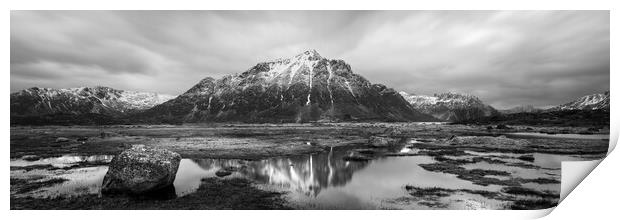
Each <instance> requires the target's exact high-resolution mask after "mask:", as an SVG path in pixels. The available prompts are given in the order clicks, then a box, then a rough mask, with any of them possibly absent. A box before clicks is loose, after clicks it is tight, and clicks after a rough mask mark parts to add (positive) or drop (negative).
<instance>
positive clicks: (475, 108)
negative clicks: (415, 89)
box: [400, 92, 498, 121]
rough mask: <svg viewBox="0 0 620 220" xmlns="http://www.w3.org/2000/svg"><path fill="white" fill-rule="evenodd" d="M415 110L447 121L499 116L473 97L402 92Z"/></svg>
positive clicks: (495, 111) (491, 108)
mask: <svg viewBox="0 0 620 220" xmlns="http://www.w3.org/2000/svg"><path fill="white" fill-rule="evenodd" d="M400 95H401V96H403V98H405V100H407V102H409V103H410V104H411V105H412V106H413V107H414V108H415V109H417V110H419V111H421V112H422V113H426V114H429V115H432V116H433V117H435V118H438V119H441V120H445V121H462V120H470V119H475V118H481V117H486V116H491V115H495V114H498V112H497V110H495V109H494V108H493V107H491V106H489V105H486V104H484V103H483V102H482V101H481V100H480V99H478V98H477V97H475V96H471V95H462V94H456V93H442V94H435V95H434V96H425V95H411V94H408V93H406V92H400Z"/></svg>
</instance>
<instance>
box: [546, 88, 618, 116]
mask: <svg viewBox="0 0 620 220" xmlns="http://www.w3.org/2000/svg"><path fill="white" fill-rule="evenodd" d="M609 98H610V97H609V91H606V92H604V93H599V94H592V95H586V96H583V97H581V98H579V99H577V100H575V101H572V102H569V103H565V104H562V105H558V106H556V107H553V108H550V109H549V110H550V111H566V110H598V109H609Z"/></svg>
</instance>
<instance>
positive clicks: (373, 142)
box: [368, 136, 398, 147]
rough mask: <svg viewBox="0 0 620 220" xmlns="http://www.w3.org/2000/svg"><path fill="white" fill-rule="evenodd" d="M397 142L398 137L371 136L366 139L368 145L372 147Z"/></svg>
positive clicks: (391, 144)
mask: <svg viewBox="0 0 620 220" xmlns="http://www.w3.org/2000/svg"><path fill="white" fill-rule="evenodd" d="M396 143H398V139H395V138H388V137H380V136H373V137H370V138H369V139H368V145H370V146H373V147H389V146H393V145H395V144H396Z"/></svg>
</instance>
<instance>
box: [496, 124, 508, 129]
mask: <svg viewBox="0 0 620 220" xmlns="http://www.w3.org/2000/svg"><path fill="white" fill-rule="evenodd" d="M495 128H497V129H509V128H510V127H508V126H507V125H504V124H499V125H497V126H495Z"/></svg>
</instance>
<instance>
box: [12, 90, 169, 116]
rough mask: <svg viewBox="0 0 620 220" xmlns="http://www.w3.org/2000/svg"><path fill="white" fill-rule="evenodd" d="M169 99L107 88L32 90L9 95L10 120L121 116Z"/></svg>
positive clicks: (166, 96)
mask: <svg viewBox="0 0 620 220" xmlns="http://www.w3.org/2000/svg"><path fill="white" fill-rule="evenodd" d="M171 98H173V97H172V96H169V95H160V94H156V93H147V92H135V91H124V90H118V89H113V88H109V87H102V86H98V87H92V88H91V87H81V88H70V89H51V88H37V87H33V88H30V89H25V90H22V91H19V92H15V93H12V94H11V116H43V115H55V114H70V115H80V114H101V115H105V116H115V117H116V116H123V115H127V114H129V113H133V112H136V111H140V110H145V109H148V108H151V107H153V106H155V105H157V104H160V103H163V102H165V101H168V100H170V99H171Z"/></svg>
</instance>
